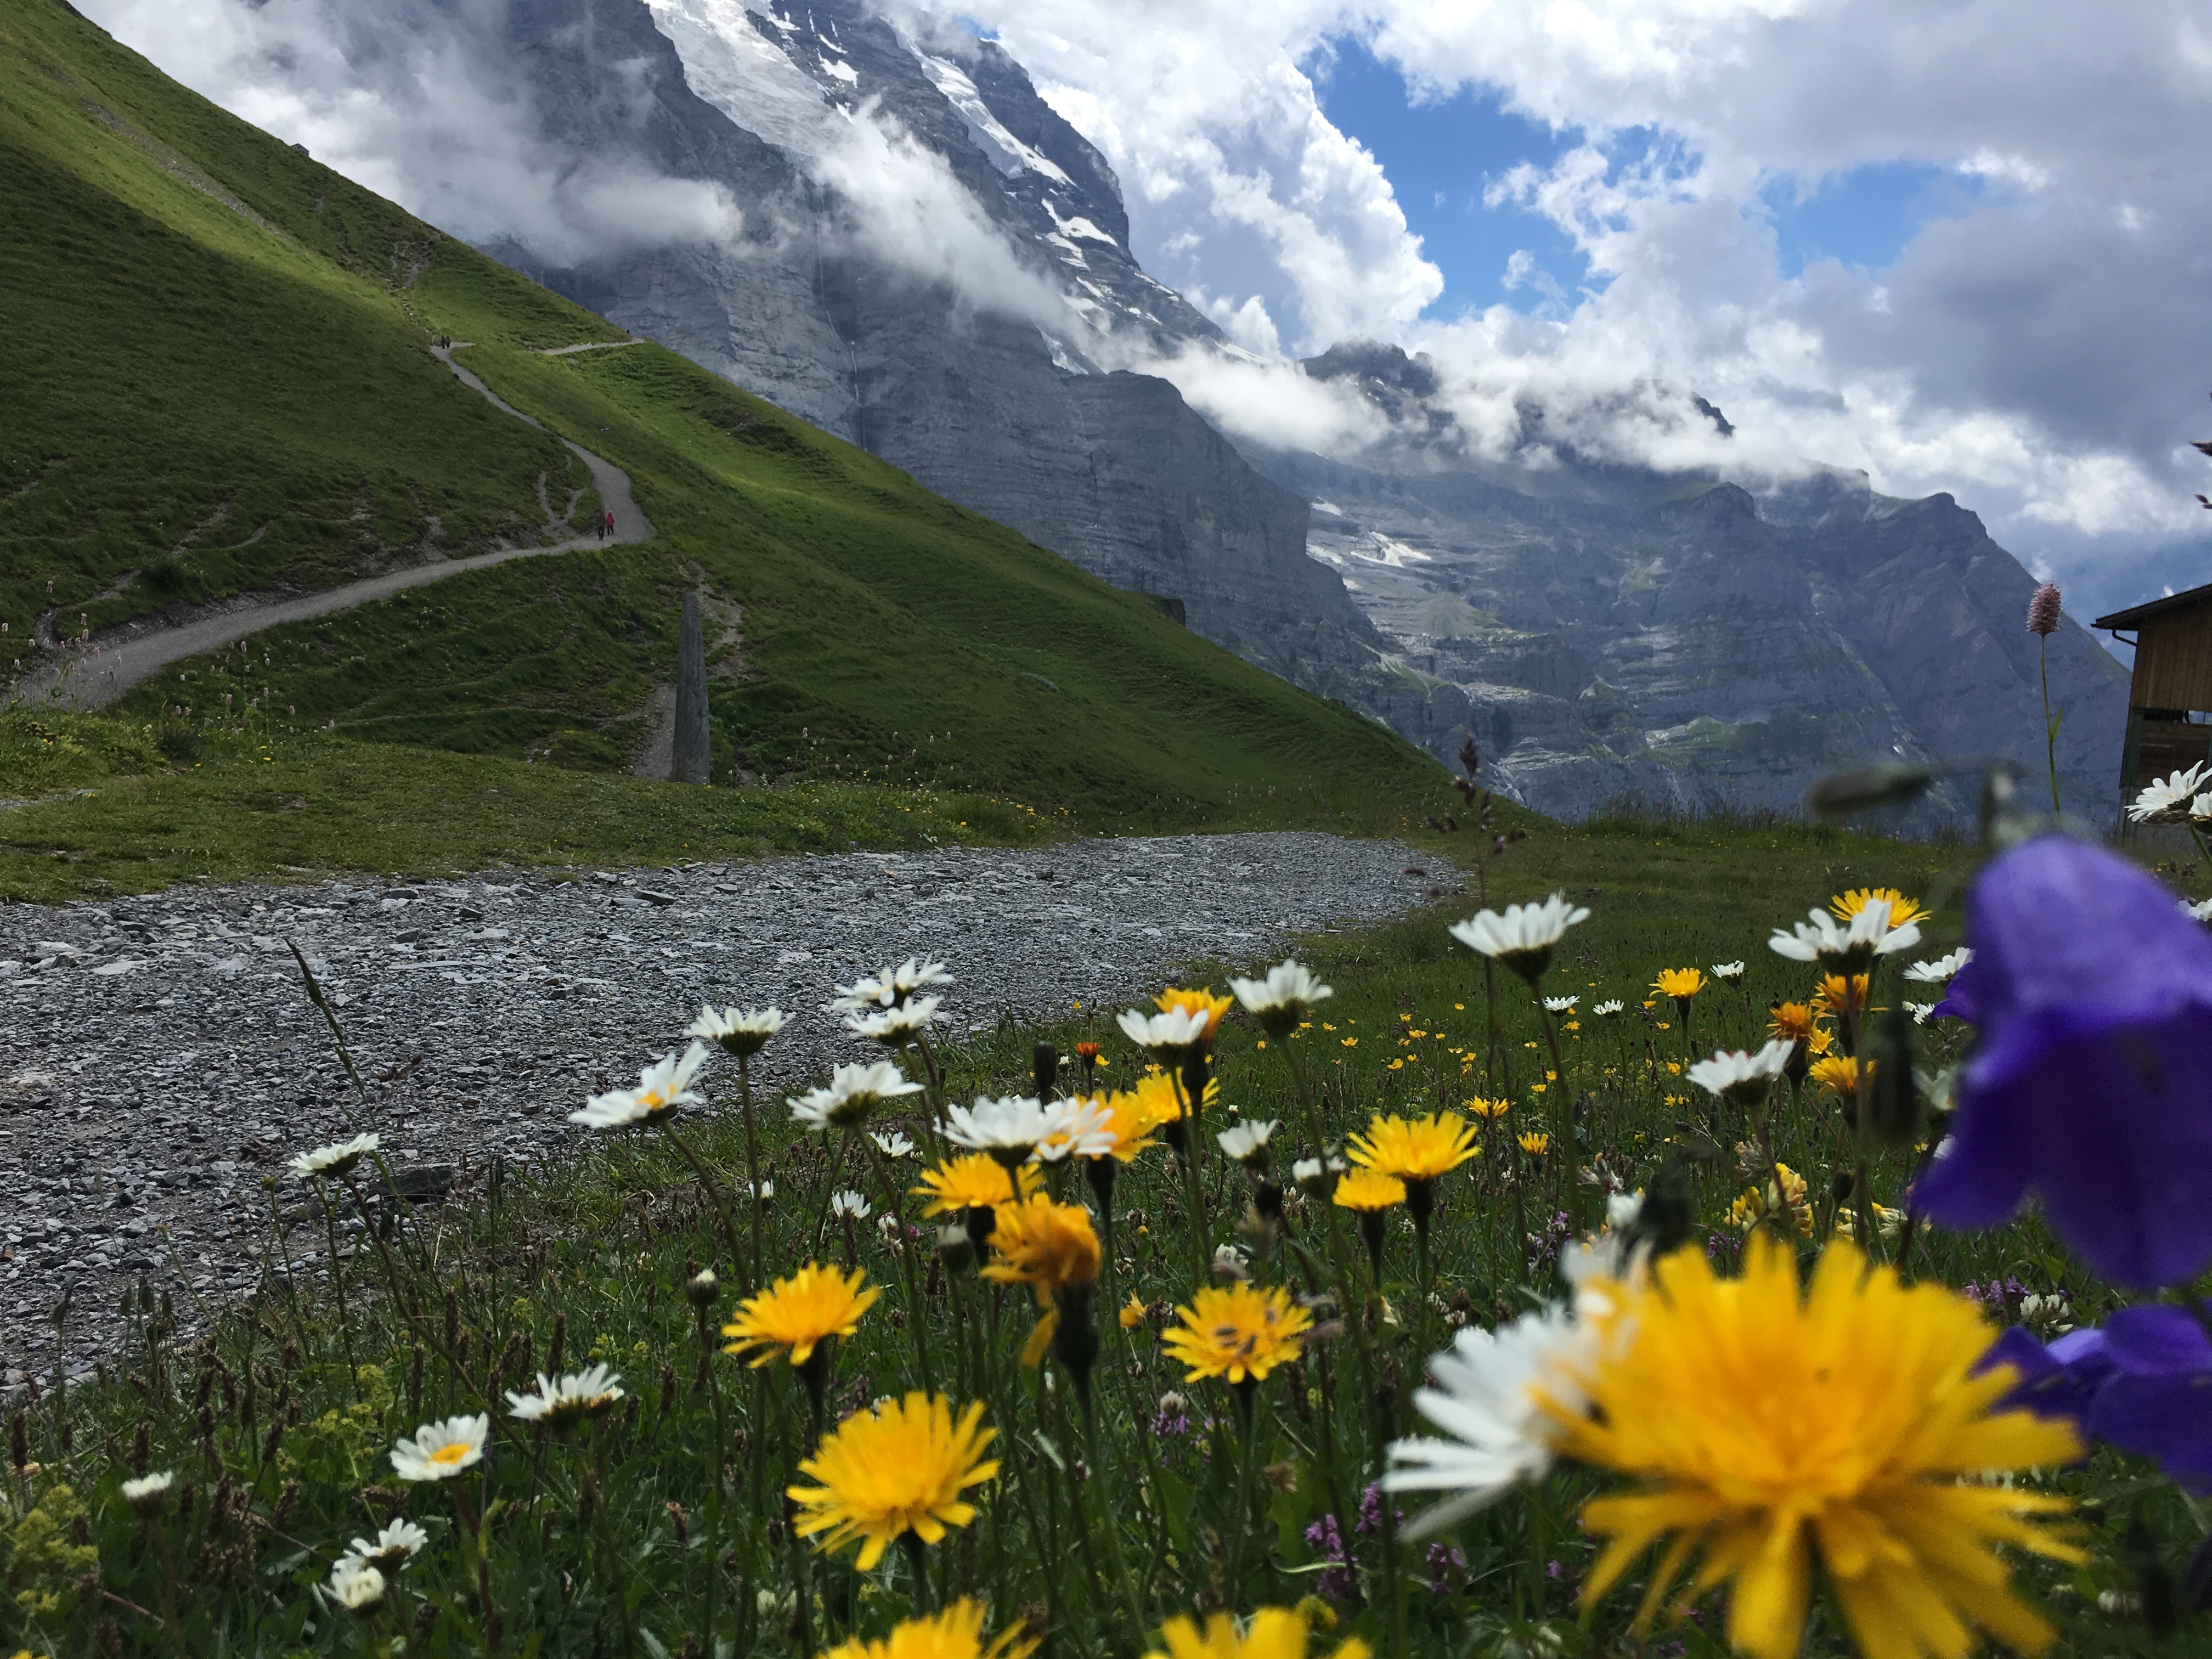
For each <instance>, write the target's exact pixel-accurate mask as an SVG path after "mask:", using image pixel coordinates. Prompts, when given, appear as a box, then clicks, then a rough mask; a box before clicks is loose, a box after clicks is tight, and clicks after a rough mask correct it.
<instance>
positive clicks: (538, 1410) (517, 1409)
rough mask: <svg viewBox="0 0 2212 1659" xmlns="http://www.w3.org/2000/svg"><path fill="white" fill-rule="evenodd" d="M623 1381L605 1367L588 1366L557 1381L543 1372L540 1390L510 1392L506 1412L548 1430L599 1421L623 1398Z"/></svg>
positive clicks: (539, 1384) (539, 1374) (539, 1383)
mask: <svg viewBox="0 0 2212 1659" xmlns="http://www.w3.org/2000/svg"><path fill="white" fill-rule="evenodd" d="M621 1384H622V1378H621V1377H619V1376H617V1375H615V1373H614V1372H612V1371H611V1370H608V1369H607V1368H606V1367H605V1365H590V1366H586V1368H585V1369H584V1370H580V1371H576V1372H573V1373H571V1374H570V1375H569V1376H564V1377H562V1378H561V1379H560V1380H559V1381H557V1382H556V1381H555V1380H554V1379H553V1378H552V1377H550V1376H546V1375H545V1373H544V1372H543V1371H540V1372H538V1386H537V1388H536V1389H532V1391H531V1392H530V1393H528V1394H517V1393H515V1392H514V1391H513V1389H509V1390H508V1391H507V1411H508V1413H510V1414H511V1415H513V1416H514V1417H517V1418H520V1419H521V1420H522V1421H523V1422H525V1423H536V1424H538V1425H541V1426H543V1427H545V1428H553V1429H562V1428H567V1427H568V1426H569V1425H572V1424H574V1423H576V1422H578V1421H580V1419H584V1418H586V1417H597V1416H598V1415H599V1413H601V1412H604V1411H605V1410H607V1409H608V1408H609V1407H611V1406H612V1405H613V1404H614V1403H615V1401H617V1400H619V1399H621V1398H622V1397H623V1389H622V1387H621Z"/></svg>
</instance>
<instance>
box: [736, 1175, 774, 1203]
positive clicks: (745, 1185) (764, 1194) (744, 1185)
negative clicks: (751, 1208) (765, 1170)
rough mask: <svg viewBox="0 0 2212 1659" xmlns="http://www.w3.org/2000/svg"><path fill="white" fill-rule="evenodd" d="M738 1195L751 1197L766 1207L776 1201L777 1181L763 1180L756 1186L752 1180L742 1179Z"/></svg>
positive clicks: (739, 1183)
mask: <svg viewBox="0 0 2212 1659" xmlns="http://www.w3.org/2000/svg"><path fill="white" fill-rule="evenodd" d="M738 1197H739V1198H749V1199H750V1200H752V1201H753V1202H754V1203H756V1204H757V1205H759V1206H761V1207H762V1208H763V1209H765V1208H767V1207H768V1206H769V1205H770V1204H773V1203H775V1182H773V1181H763V1182H761V1184H760V1185H759V1186H758V1187H755V1186H754V1185H753V1183H752V1182H750V1181H741V1182H738Z"/></svg>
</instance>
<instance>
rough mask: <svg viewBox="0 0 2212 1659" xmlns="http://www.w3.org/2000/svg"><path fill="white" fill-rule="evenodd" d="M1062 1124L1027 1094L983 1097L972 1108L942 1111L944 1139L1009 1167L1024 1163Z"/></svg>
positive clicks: (961, 1107) (1057, 1115)
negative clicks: (943, 1112) (999, 1098)
mask: <svg viewBox="0 0 2212 1659" xmlns="http://www.w3.org/2000/svg"><path fill="white" fill-rule="evenodd" d="M1058 1104H1060V1105H1065V1104H1066V1102H1060V1103H1058ZM1061 1121H1063V1119H1062V1115H1061V1114H1060V1113H1058V1112H1056V1111H1054V1109H1052V1108H1049V1107H1047V1106H1046V1105H1044V1104H1043V1103H1042V1102H1040V1101H1036V1100H1033V1099H1031V1098H1030V1097H1029V1096H1027V1095H1008V1096H1007V1097H1006V1098H1005V1099H1003V1100H994V1099H993V1098H992V1097H990V1096H988V1095H982V1096H979V1097H977V1099H976V1101H975V1105H973V1106H972V1107H970V1106H947V1107H946V1108H945V1139H947V1140H949V1141H951V1143H952V1144H953V1145H954V1146H965V1147H967V1148H968V1149H969V1151H970V1152H988V1153H990V1155H991V1156H992V1157H993V1158H997V1159H998V1160H999V1162H1000V1163H1001V1164H1007V1165H1009V1166H1011V1165H1013V1164H1022V1163H1025V1162H1027V1161H1028V1158H1029V1156H1030V1153H1031V1152H1035V1151H1036V1147H1037V1143H1038V1142H1039V1141H1041V1140H1042V1139H1044V1138H1045V1137H1046V1136H1047V1135H1048V1134H1050V1133H1053V1131H1054V1130H1055V1129H1057V1128H1058V1127H1060V1123H1061Z"/></svg>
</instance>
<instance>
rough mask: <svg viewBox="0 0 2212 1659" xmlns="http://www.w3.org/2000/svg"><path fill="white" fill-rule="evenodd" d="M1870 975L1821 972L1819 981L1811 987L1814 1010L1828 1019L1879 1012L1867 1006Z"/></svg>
mask: <svg viewBox="0 0 2212 1659" xmlns="http://www.w3.org/2000/svg"><path fill="white" fill-rule="evenodd" d="M1870 981H1871V976H1870V975H1866V974H1823V975H1820V983H1819V984H1818V985H1816V986H1814V987H1813V1007H1814V1012H1817V1013H1819V1014H1820V1015H1822V1016H1824V1017H1826V1018H1830V1019H1849V1018H1850V1017H1851V1016H1852V1015H1853V1014H1854V1013H1875V1012H1880V1011H1879V1010H1876V1009H1871V1008H1869V1007H1868V1006H1867V988H1868V986H1869V983H1870Z"/></svg>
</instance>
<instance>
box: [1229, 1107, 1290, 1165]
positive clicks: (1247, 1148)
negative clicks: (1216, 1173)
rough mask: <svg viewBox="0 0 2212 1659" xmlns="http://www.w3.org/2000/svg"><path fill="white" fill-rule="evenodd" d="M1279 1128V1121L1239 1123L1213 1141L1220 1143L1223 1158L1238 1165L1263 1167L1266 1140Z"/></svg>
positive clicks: (1265, 1161)
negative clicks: (1233, 1159) (1232, 1159)
mask: <svg viewBox="0 0 2212 1659" xmlns="http://www.w3.org/2000/svg"><path fill="white" fill-rule="evenodd" d="M1279 1127H1281V1125H1280V1122H1279V1120H1277V1119H1274V1118H1265V1119H1262V1120H1261V1121H1259V1122H1257V1123H1240V1124H1238V1125H1237V1127H1235V1128H1233V1129H1224V1130H1223V1131H1222V1132H1221V1133H1219V1134H1218V1135H1216V1136H1214V1139H1216V1140H1217V1141H1218V1142H1220V1143H1221V1152H1222V1156H1224V1157H1225V1158H1235V1159H1236V1160H1237V1162H1238V1163H1239V1164H1259V1165H1261V1166H1265V1164H1267V1139H1268V1137H1269V1136H1271V1135H1273V1133H1275V1131H1276V1130H1277V1129H1278V1128H1279Z"/></svg>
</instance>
